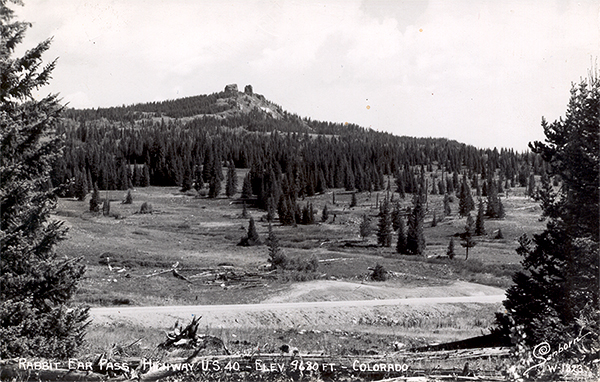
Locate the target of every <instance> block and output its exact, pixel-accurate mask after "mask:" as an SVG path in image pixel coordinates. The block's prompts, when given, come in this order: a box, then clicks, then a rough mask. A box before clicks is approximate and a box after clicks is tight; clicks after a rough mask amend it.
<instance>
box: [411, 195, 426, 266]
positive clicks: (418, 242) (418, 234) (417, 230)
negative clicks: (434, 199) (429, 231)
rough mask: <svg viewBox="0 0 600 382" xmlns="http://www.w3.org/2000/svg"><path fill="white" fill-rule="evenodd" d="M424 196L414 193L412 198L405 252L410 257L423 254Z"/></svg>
mask: <svg viewBox="0 0 600 382" xmlns="http://www.w3.org/2000/svg"><path fill="white" fill-rule="evenodd" d="M424 203H425V196H424V195H423V194H421V193H416V194H414V196H413V208H412V211H411V213H410V215H409V217H408V230H407V235H406V250H407V252H408V253H409V254H411V255H422V254H423V252H425V236H424V234H423V221H424V220H425V206H424Z"/></svg>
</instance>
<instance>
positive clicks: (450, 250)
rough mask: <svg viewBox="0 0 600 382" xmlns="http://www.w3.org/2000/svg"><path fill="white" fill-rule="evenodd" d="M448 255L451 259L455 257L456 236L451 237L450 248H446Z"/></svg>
mask: <svg viewBox="0 0 600 382" xmlns="http://www.w3.org/2000/svg"><path fill="white" fill-rule="evenodd" d="M446 255H447V256H448V258H449V259H450V260H452V259H454V256H456V254H455V253H454V238H453V237H451V238H450V242H449V243H448V249H447V250H446Z"/></svg>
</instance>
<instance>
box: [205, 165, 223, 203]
mask: <svg viewBox="0 0 600 382" xmlns="http://www.w3.org/2000/svg"><path fill="white" fill-rule="evenodd" d="M215 163H216V162H215ZM217 171H218V168H217V167H214V168H213V171H212V172H211V176H210V180H209V181H208V197H209V198H216V197H218V196H219V193H221V178H220V177H219V176H218V172H217Z"/></svg>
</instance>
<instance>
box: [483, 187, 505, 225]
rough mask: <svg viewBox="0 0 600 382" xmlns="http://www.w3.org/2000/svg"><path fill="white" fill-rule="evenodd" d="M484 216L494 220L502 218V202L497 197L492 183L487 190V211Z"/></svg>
mask: <svg viewBox="0 0 600 382" xmlns="http://www.w3.org/2000/svg"><path fill="white" fill-rule="evenodd" d="M485 214H486V215H487V216H489V217H491V218H496V219H502V218H503V217H504V206H502V201H501V200H500V197H499V196H498V191H497V189H496V185H495V184H494V183H493V182H492V183H490V186H489V188H488V196H487V209H486V213H485Z"/></svg>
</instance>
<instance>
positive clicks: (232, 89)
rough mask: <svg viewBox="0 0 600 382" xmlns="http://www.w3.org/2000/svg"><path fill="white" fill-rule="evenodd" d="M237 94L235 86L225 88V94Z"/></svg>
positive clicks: (230, 85)
mask: <svg viewBox="0 0 600 382" xmlns="http://www.w3.org/2000/svg"><path fill="white" fill-rule="evenodd" d="M237 92H238V87H237V84H229V85H227V86H225V93H228V94H236V93H237Z"/></svg>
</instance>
